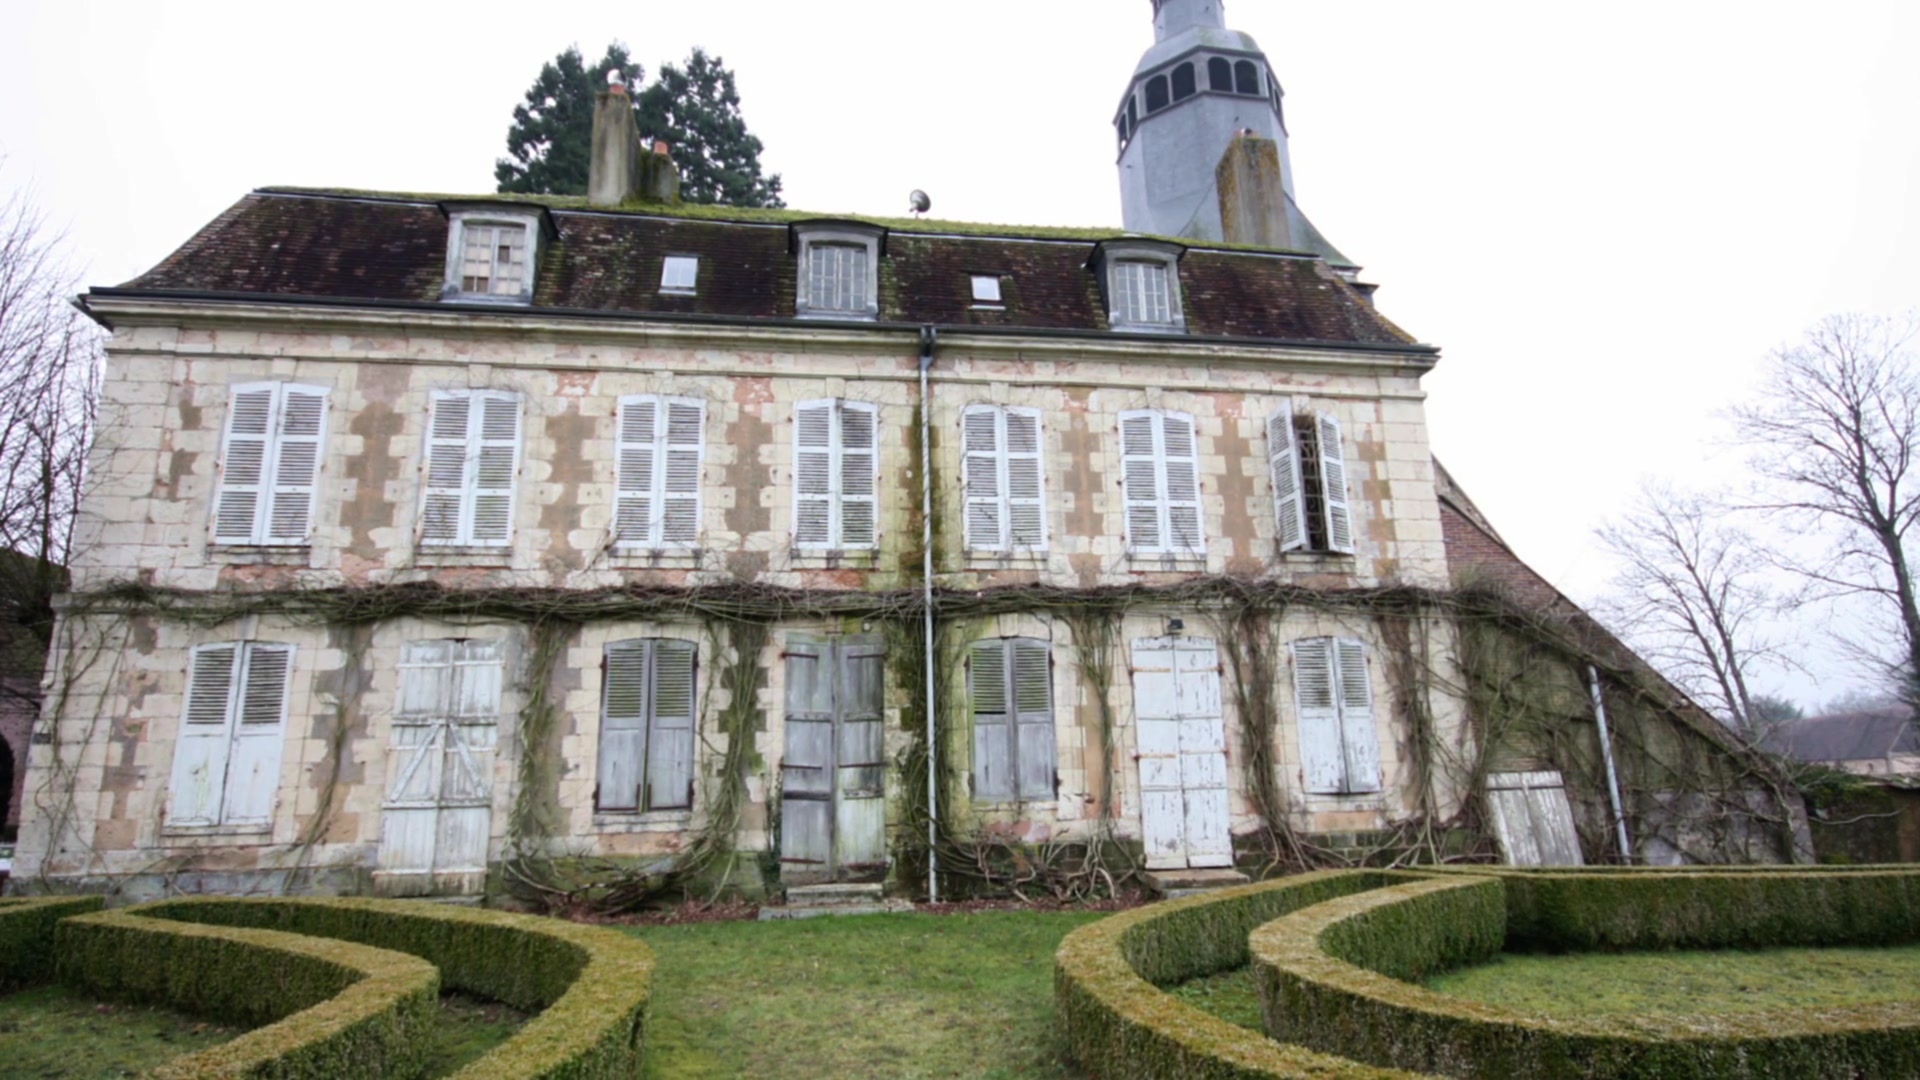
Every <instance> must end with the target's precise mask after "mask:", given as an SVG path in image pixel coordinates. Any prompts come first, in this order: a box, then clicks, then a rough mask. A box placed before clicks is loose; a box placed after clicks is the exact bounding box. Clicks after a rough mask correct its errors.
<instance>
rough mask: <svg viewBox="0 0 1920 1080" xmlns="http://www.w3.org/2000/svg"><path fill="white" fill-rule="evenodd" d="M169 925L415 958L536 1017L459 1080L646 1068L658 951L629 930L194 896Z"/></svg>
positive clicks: (397, 904)
mask: <svg viewBox="0 0 1920 1080" xmlns="http://www.w3.org/2000/svg"><path fill="white" fill-rule="evenodd" d="M138 910H142V911H144V912H146V913H147V914H150V915H155V916H159V917H161V918H166V919H171V920H176V921H182V922H190V923H202V924H215V925H220V926H229V927H260V928H265V929H271V930H279V931H285V932H289V933H295V934H305V935H310V936H312V937H319V938H339V939H342V940H345V941H353V942H359V943H361V944H364V945H370V946H375V947H378V948H382V949H392V950H395V951H398V952H404V953H411V954H412V955H414V956H417V957H420V958H422V959H424V960H426V961H427V962H428V963H431V964H433V965H434V966H435V967H437V968H439V971H440V978H441V980H442V981H443V982H444V984H445V985H446V986H447V987H448V988H449V989H453V990H460V991H463V992H466V993H471V994H474V995H476V996H479V997H484V998H491V999H493V1000H496V1001H503V1002H506V1003H507V1004H509V1005H512V1006H514V1007H515V1008H518V1009H521V1010H523V1011H526V1012H538V1013H539V1015H538V1016H535V1017H534V1018H533V1019H532V1020H529V1021H528V1022H527V1024H526V1026H524V1027H522V1028H521V1029H520V1031H519V1032H518V1033H517V1034H515V1035H514V1037H513V1038H511V1039H509V1040H507V1041H506V1042H505V1043H503V1044H501V1045H500V1046H499V1047H497V1048H495V1049H494V1050H493V1051H492V1052H491V1053H488V1054H486V1055H485V1056H483V1057H482V1058H480V1059H479V1060H478V1061H475V1062H474V1063H473V1064H471V1065H469V1066H468V1067H467V1068H465V1069H463V1070H461V1071H460V1072H458V1073H456V1074H454V1075H455V1076H456V1077H459V1078H460V1080H521V1078H526V1077H539V1078H553V1080H597V1078H601V1077H606V1078H612V1077H622V1078H624V1077H632V1076H637V1075H638V1074H639V1071H640V1060H641V1054H642V1049H643V1039H644V1035H645V1029H646V1020H647V1013H648V1008H649V1005H650V1002H651V996H652V987H653V953H652V952H651V951H650V950H649V949H648V948H647V947H646V946H645V945H644V944H642V943H640V942H639V941H637V940H635V939H634V938H631V937H629V936H627V935H625V934H622V933H619V932H617V931H614V930H607V929H602V928H599V927H591V926H580V925H578V924H575V923H569V922H562V921H560V920H558V919H546V918H540V917H537V916H531V915H514V914H509V913H507V912H500V911H482V910H477V909H471V908H454V907H446V906H442V905H438V904H430V903H424V902H421V901H414V900H371V899H359V898H338V899H276V900H241V899H224V898H196V899H191V900H177V901H166V902H162V903H158V904H152V905H148V906H147V907H145V908H143V909H138Z"/></svg>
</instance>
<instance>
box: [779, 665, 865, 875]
mask: <svg viewBox="0 0 1920 1080" xmlns="http://www.w3.org/2000/svg"><path fill="white" fill-rule="evenodd" d="M885 676H886V649H885V648H884V647H883V646H882V644H881V643H880V640H879V639H878V638H877V637H873V636H865V635H863V636H850V637H839V638H797V639H790V640H789V641H788V644H787V651H786V683H787V715H786V728H785V731H786V751H785V754H784V755H783V756H782V758H781V761H780V865H781V878H782V879H783V880H785V881H788V882H791V883H796V884H807V883H814V882H827V881H848V880H858V879H861V878H877V877H879V876H881V875H883V874H884V873H885V871H886V865H887V798H886V796H887V762H886V751H885V744H884V739H883V734H884V733H883V731H882V719H883V715H884V713H883V708H882V701H883V688H884V686H885V681H886V680H885Z"/></svg>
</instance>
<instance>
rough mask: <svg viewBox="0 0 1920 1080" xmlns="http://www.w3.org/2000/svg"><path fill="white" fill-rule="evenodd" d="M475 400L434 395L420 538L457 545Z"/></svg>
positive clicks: (436, 542)
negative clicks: (468, 433) (468, 431)
mask: <svg viewBox="0 0 1920 1080" xmlns="http://www.w3.org/2000/svg"><path fill="white" fill-rule="evenodd" d="M472 412H473V399H472V398H469V397H468V396H467V395H465V394H454V393H443V394H435V395H434V397H433V422H432V423H431V424H429V425H428V427H427V460H426V472H427V476H426V497H425V499H424V500H423V501H422V503H421V511H420V539H421V540H422V541H423V542H425V543H428V544H458V543H460V542H461V536H462V532H463V530H462V529H461V526H460V523H461V520H462V519H463V518H465V517H466V505H467V424H468V421H469V420H470V419H471V418H472Z"/></svg>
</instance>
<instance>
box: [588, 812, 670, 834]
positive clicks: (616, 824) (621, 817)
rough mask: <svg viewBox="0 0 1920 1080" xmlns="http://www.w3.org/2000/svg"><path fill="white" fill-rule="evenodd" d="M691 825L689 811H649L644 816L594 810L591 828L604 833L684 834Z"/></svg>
mask: <svg viewBox="0 0 1920 1080" xmlns="http://www.w3.org/2000/svg"><path fill="white" fill-rule="evenodd" d="M692 824H693V811H691V810H649V811H647V812H646V813H644V814H638V813H633V812H631V811H623V810H596V811H594V813H593V827H594V829H595V830H597V831H599V832H604V833H655V832H685V831H686V830H687V828H688V826H690V825H692Z"/></svg>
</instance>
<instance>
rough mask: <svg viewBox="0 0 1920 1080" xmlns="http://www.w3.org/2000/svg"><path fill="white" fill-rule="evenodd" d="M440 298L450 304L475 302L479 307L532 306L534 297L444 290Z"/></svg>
mask: <svg viewBox="0 0 1920 1080" xmlns="http://www.w3.org/2000/svg"><path fill="white" fill-rule="evenodd" d="M440 299H441V300H442V301H443V302H445V303H449V304H473V305H476V306H479V307H531V306H532V305H533V297H531V296H527V295H521V296H492V295H489V294H487V293H463V292H458V291H454V292H443V293H441V294H440Z"/></svg>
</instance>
